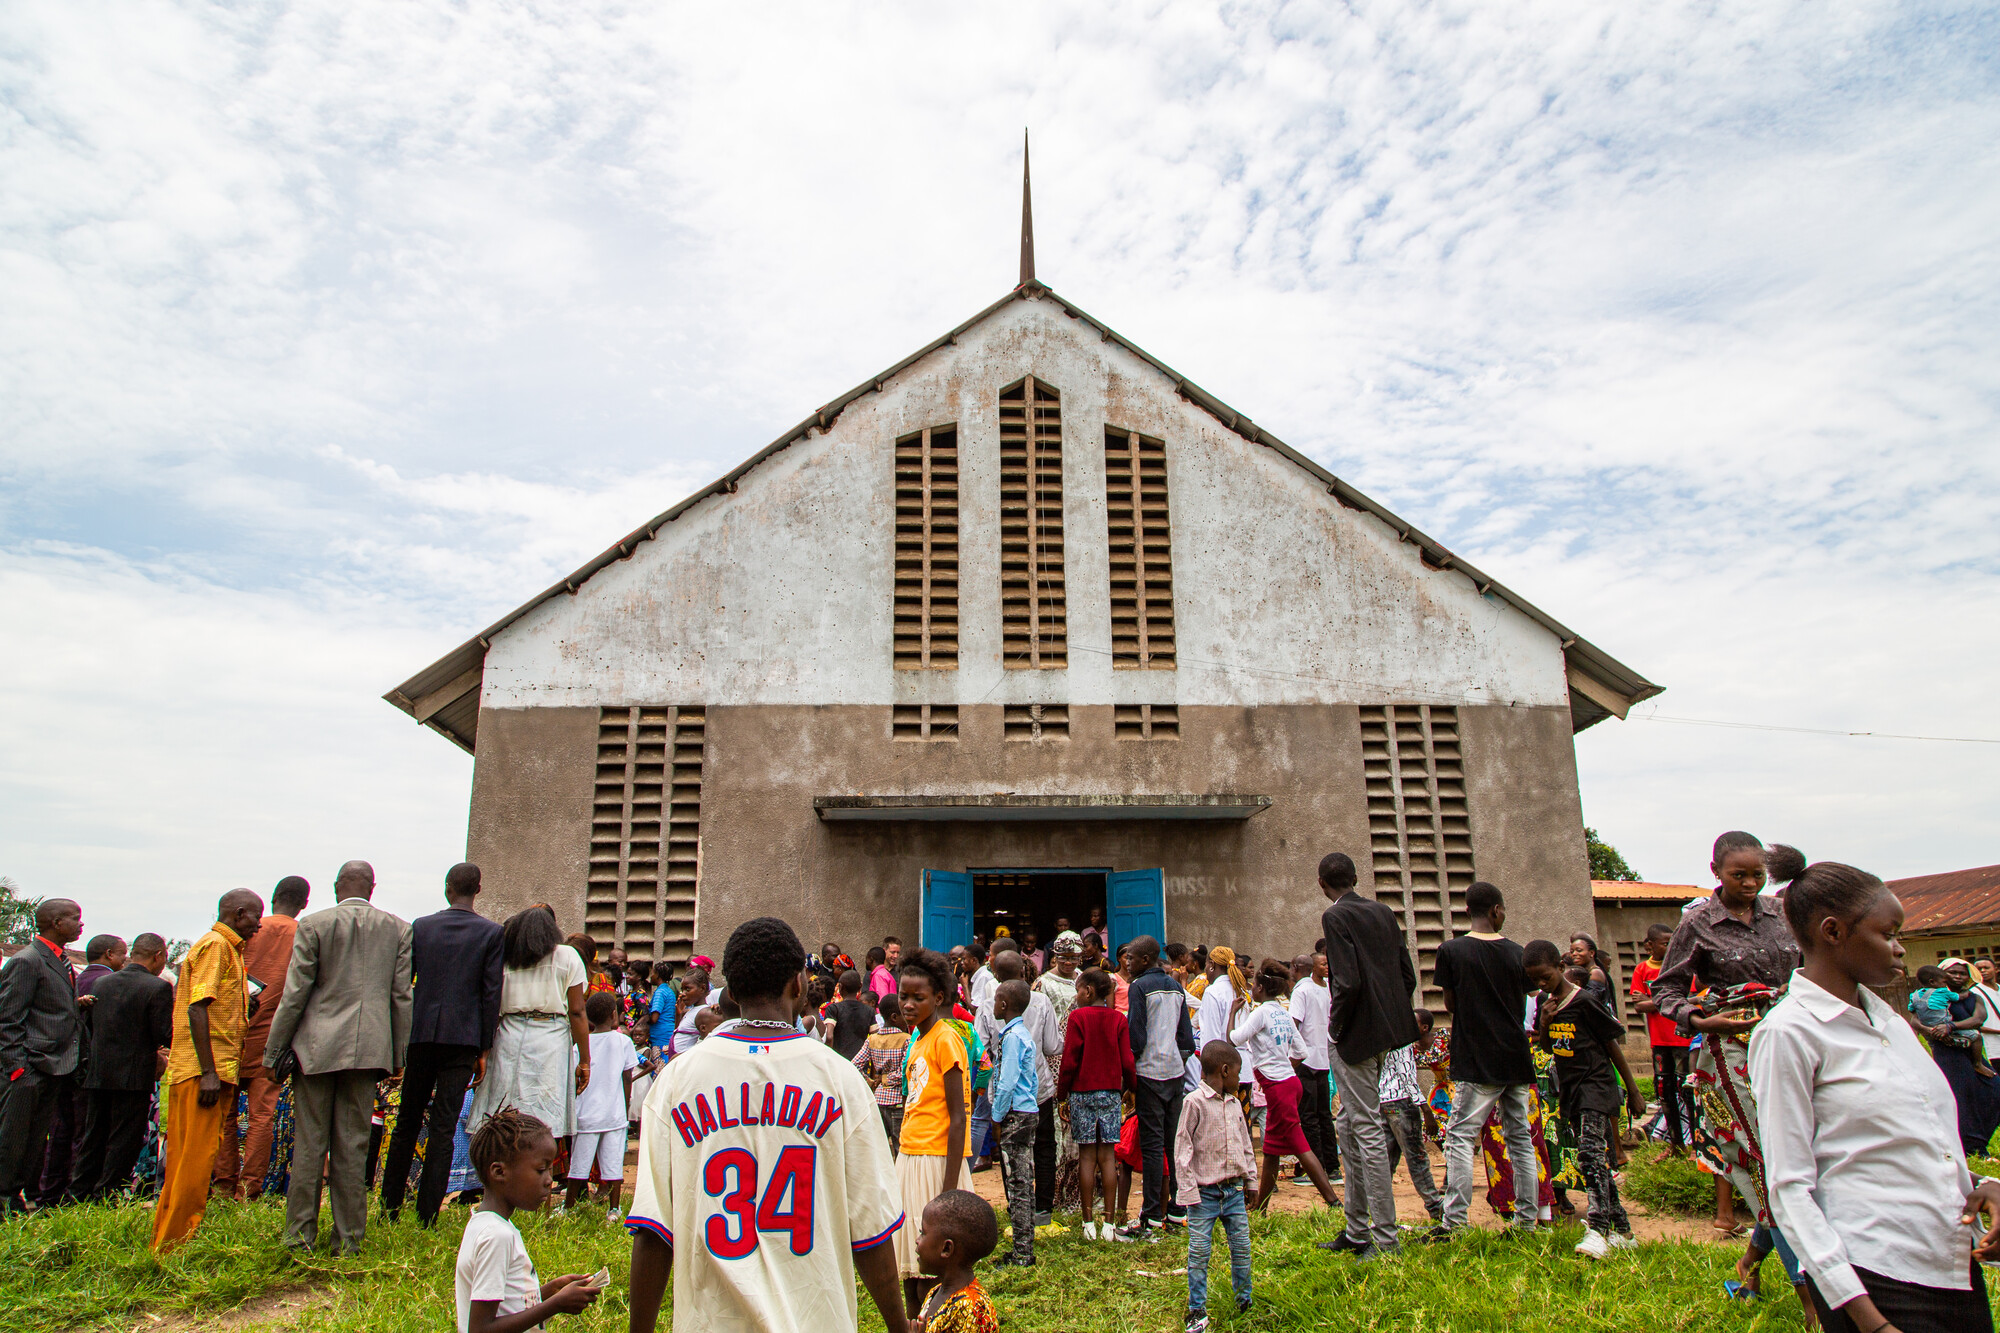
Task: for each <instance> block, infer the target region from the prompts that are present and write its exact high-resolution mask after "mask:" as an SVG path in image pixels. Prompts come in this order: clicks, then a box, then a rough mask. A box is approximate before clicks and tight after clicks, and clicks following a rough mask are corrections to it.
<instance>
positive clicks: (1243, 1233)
mask: <svg viewBox="0 0 2000 1333" xmlns="http://www.w3.org/2000/svg"><path fill="white" fill-rule="evenodd" d="M1187 1221H1188V1259H1187V1270H1188V1309H1190V1310H1206V1309H1207V1308H1208V1255H1209V1249H1210V1246H1211V1245H1212V1244H1213V1242H1214V1227H1215V1224H1216V1223H1217V1222H1220V1223H1222V1230H1223V1232H1224V1233H1225V1234H1226V1235H1227V1236H1228V1237H1229V1289H1230V1290H1231V1291H1233V1292H1235V1293H1236V1303H1237V1304H1238V1305H1241V1304H1243V1303H1244V1302H1245V1301H1247V1300H1249V1299H1250V1209H1249V1207H1248V1206H1247V1205H1246V1204H1245V1203H1244V1202H1243V1185H1242V1182H1240V1181H1224V1182H1223V1183H1221V1184H1220V1185H1203V1186H1202V1187H1201V1202H1199V1203H1197V1204H1195V1206H1194V1207H1192V1208H1190V1209H1188V1216H1187Z"/></svg>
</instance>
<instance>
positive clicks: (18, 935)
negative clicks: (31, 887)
mask: <svg viewBox="0 0 2000 1333" xmlns="http://www.w3.org/2000/svg"><path fill="white" fill-rule="evenodd" d="M41 905H42V900H41V899H40V898H30V897H28V896H27V895H26V894H24V893H22V892H21V886H20V885H19V884H16V883H15V882H14V881H13V880H11V879H9V878H7V877H6V876H5V875H0V943H4V944H26V943H28V942H29V941H31V940H33V939H34V938H35V909H36V908H37V907H40V906H41Z"/></svg>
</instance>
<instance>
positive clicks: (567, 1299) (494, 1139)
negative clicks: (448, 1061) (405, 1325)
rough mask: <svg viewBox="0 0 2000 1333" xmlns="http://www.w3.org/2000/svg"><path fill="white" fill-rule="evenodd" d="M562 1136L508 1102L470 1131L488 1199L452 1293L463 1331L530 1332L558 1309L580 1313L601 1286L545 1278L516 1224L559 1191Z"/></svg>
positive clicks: (461, 1254) (580, 1279)
mask: <svg viewBox="0 0 2000 1333" xmlns="http://www.w3.org/2000/svg"><path fill="white" fill-rule="evenodd" d="M555 1161H556V1141H555V1137H554V1136H553V1135H551V1134H550V1133H549V1127H548V1126H547V1125H545V1124H543V1123H542V1122H541V1121H539V1120H537V1119H535V1117H533V1116H531V1115H526V1114H524V1113H522V1112H520V1111H517V1110H515V1109H514V1108H513V1107H511V1106H503V1107H501V1108H500V1109H499V1110H498V1111H495V1112H494V1113H493V1114H491V1115H489V1116H487V1117H486V1120H485V1123H483V1124H481V1125H480V1127H479V1132H478V1133H476V1134H474V1135H473V1136H472V1166H473V1169H474V1170H475V1171H477V1172H478V1173H479V1183H480V1184H481V1185H482V1186H483V1187H484V1188H485V1191H486V1193H485V1196H484V1197H483V1198H482V1199H481V1200H480V1203H479V1207H478V1208H476V1209H474V1210H473V1213H472V1216H471V1217H469V1218H467V1219H466V1222H465V1234H464V1235H463V1236H461V1237H460V1238H459V1242H458V1266H457V1269H456V1271H455V1272H454V1273H453V1275H452V1295H453V1298H454V1299H455V1300H456V1301H457V1304H458V1333H531V1331H532V1330H535V1329H539V1328H541V1327H542V1325H543V1324H544V1323H546V1322H547V1321H548V1319H549V1318H550V1316H552V1315H559V1314H582V1313H583V1312H584V1311H585V1310H586V1309H588V1308H590V1304H591V1302H593V1301H595V1300H596V1299H597V1293H598V1291H599V1290H600V1288H598V1287H597V1286H595V1285H594V1284H593V1283H592V1282H591V1280H590V1279H589V1278H588V1277H585V1276H584V1275H583V1274H581V1273H566V1274H564V1275H563V1276H561V1277H559V1278H552V1279H551V1280H549V1281H548V1282H543V1281H542V1280H541V1278H540V1277H538V1276H537V1275H536V1273H535V1264H534V1261H533V1260H532V1259H530V1258H528V1247H527V1245H526V1244H524V1243H523V1242H522V1240H521V1233H520V1231H519V1230H518V1229H517V1228H516V1227H515V1226H514V1220H513V1219H514V1214H515V1212H516V1211H517V1210H523V1209H525V1210H527V1211H530V1212H532V1211H535V1210H537V1209H539V1208H540V1207H541V1206H542V1204H543V1203H544V1202H545V1201H546V1200H547V1199H548V1197H549V1195H550V1194H552V1193H554V1191H555V1171H554V1168H555Z"/></svg>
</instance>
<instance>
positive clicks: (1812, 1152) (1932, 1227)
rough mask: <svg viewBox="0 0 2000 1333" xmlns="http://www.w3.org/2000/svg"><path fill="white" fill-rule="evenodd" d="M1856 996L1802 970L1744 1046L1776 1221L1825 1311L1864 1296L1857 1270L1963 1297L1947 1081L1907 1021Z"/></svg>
mask: <svg viewBox="0 0 2000 1333" xmlns="http://www.w3.org/2000/svg"><path fill="white" fill-rule="evenodd" d="M1860 999H1861V1005H1862V1007H1861V1008H1857V1007H1855V1006H1854V1005H1851V1004H1848V1003H1847V1002H1846V1001H1844V1000H1841V999H1839V998H1838V997H1836V996H1834V995H1832V994H1830V993H1829V992H1828V991H1826V990H1824V989H1823V988H1821V987H1819V986H1817V985H1815V984H1814V983H1813V982H1812V981H1810V980H1808V979H1807V977H1806V974H1805V972H1804V970H1803V969H1801V970H1799V971H1797V972H1794V973H1792V984H1791V989H1790V991H1789V992H1788V993H1787V994H1786V996H1785V998H1784V999H1783V1000H1781V1001H1779V1002H1778V1004H1777V1005H1776V1006H1774V1007H1773V1008H1772V1010H1771V1012H1770V1013H1769V1014H1768V1015H1766V1016H1765V1018H1764V1021H1763V1022H1761V1023H1759V1024H1758V1025H1757V1030H1756V1035H1755V1036H1753V1037H1752V1038H1751V1039H1750V1085H1751V1087H1752V1088H1753V1089H1754V1090H1755V1092H1756V1094H1757V1108H1758V1115H1757V1125H1758V1128H1759V1130H1761V1131H1762V1133H1763V1139H1764V1176H1765V1185H1766V1188H1767V1190H1768V1191H1769V1194H1770V1200H1771V1213H1772V1216H1773V1217H1774V1219H1775V1220H1776V1222H1777V1224H1778V1226H1779V1228H1780V1229H1781V1230H1782V1231H1783V1232H1784V1233H1785V1238H1786V1239H1787V1240H1788V1241H1790V1242H1791V1245H1792V1249H1793V1250H1794V1251H1795V1252H1796V1253H1797V1254H1798V1257H1799V1264H1800V1266H1801V1267H1802V1268H1804V1270H1805V1271H1806V1272H1807V1273H1808V1274H1809V1275H1810V1276H1811V1277H1812V1279H1813V1282H1814V1284H1815V1285H1816V1286H1818V1288H1819V1291H1820V1295H1821V1296H1822V1297H1824V1298H1825V1300H1826V1302H1827V1304H1828V1305H1831V1306H1841V1305H1845V1304H1846V1303H1847V1302H1849V1301H1851V1300H1853V1299H1854V1298H1855V1297H1857V1296H1860V1295H1863V1294H1864V1288H1863V1287H1862V1285H1861V1279H1860V1278H1859V1277H1858V1276H1856V1274H1855V1271H1854V1270H1855V1269H1857V1268H1865V1269H1867V1270H1868V1271H1869V1272H1871V1273H1879V1274H1881V1275H1882V1276H1883V1277H1888V1278H1894V1279H1896V1280H1897V1281H1899V1282H1913V1283H1918V1284H1920V1285H1922V1286H1926V1287H1940V1288H1945V1289H1949V1290H1952V1291H1966V1290H1969V1289H1970V1286H1971V1280H1970V1276H1969V1275H1970V1272H1971V1265H1972V1242H1973V1231H1972V1229H1971V1228H1970V1227H1966V1226H1961V1225H1960V1224H1959V1221H1958V1218H1959V1212H1960V1210H1961V1209H1962V1208H1963V1207H1964V1204H1965V1196H1966V1195H1967V1194H1968V1193H1969V1192H1970V1191H1971V1189H1972V1186H1973V1178H1972V1174H1971V1172H1970V1171H1969V1170H1967V1168H1966V1165H1965V1156H1964V1154H1963V1153H1962V1152H1961V1151H1960V1149H1959V1143H1958V1106H1957V1103H1956V1102H1955V1101H1954V1100H1953V1099H1952V1093H1951V1085H1950V1084H1948V1083H1946V1082H1945V1079H1944V1075H1943V1073H1941V1072H1940V1071H1939V1069H1938V1067H1937V1064H1936V1063H1935V1062H1934V1061H1933V1060H1932V1059H1931V1057H1930V1056H1929V1055H1928V1054H1927V1053H1925V1051H1924V1048H1923V1047H1922V1046H1921V1045H1920V1044H1918V1042H1917V1039H1916V1037H1915V1036H1914V1035H1913V1034H1912V1033H1911V1031H1910V1025H1909V1024H1908V1023H1906V1022H1904V1021H1903V1019H1902V1017H1901V1016H1900V1015H1898V1014H1897V1013H1896V1012H1895V1011H1894V1010H1892V1009H1890V1008H1889V1006H1888V1005H1886V1004H1884V1003H1883V1002H1882V1001H1881V1000H1880V999H1878V998H1876V997H1875V996H1874V995H1873V994H1871V993H1870V992H1869V991H1868V990H1867V988H1866V987H1863V988H1862V989H1861V992H1860Z"/></svg>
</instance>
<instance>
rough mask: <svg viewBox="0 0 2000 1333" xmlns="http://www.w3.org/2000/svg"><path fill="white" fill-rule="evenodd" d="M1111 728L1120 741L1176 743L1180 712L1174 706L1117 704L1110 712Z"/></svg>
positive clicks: (1179, 725) (1179, 729)
mask: <svg viewBox="0 0 2000 1333" xmlns="http://www.w3.org/2000/svg"><path fill="white" fill-rule="evenodd" d="M1111 728H1112V730H1113V731H1114V732H1115V733H1116V734H1117V736H1118V739H1119V740H1121V741H1177V740H1179V739H1180V738H1181V710H1180V709H1179V708H1178V707H1177V706H1175V705H1174V704H1119V705H1117V706H1116V707H1115V708H1113V709H1112V710H1111Z"/></svg>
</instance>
